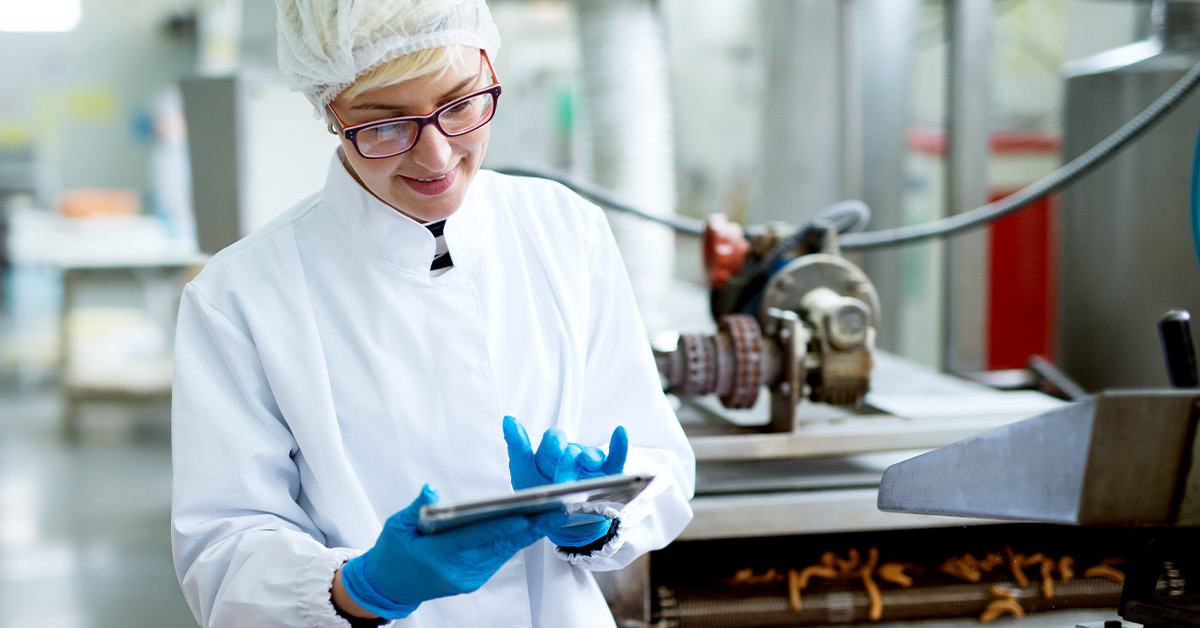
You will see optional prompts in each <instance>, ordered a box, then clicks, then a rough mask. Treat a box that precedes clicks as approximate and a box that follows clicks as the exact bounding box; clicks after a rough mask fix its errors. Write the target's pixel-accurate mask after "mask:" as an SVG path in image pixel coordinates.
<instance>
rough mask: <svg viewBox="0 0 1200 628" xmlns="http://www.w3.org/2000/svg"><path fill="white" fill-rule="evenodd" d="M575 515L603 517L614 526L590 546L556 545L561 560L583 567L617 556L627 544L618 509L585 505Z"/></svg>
mask: <svg viewBox="0 0 1200 628" xmlns="http://www.w3.org/2000/svg"><path fill="white" fill-rule="evenodd" d="M574 513H585V514H589V515H601V516H603V517H605V518H607V519H611V520H612V526H610V527H609V529H608V534H606V535H605V536H604V537H603V538H600V539H597V540H596V541H595V542H593V543H591V544H589V545H585V546H583V547H562V546H560V545H555V546H554V554H555V555H556V556H558V557H559V558H561V559H563V560H565V561H567V562H569V563H571V564H572V565H581V566H582V565H586V564H588V563H590V562H593V561H596V560H599V559H601V558H608V557H609V556H612V555H613V554H616V553H617V550H619V549H621V546H622V545H624V544H625V526H623V525H621V520H620V518H618V515H620V514H621V513H620V511H618V510H617V509H616V508H613V507H612V506H603V505H600V504H593V503H584V504H579V505H578V506H576V507H574V508H573V509H572V514H574Z"/></svg>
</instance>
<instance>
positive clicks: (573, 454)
mask: <svg viewBox="0 0 1200 628" xmlns="http://www.w3.org/2000/svg"><path fill="white" fill-rule="evenodd" d="M582 453H583V448H582V447H580V446H579V445H578V444H576V443H571V444H570V445H567V449H566V451H564V452H563V455H562V457H561V458H559V459H558V464H557V465H555V466H554V473H553V474H552V475H551V477H552V478H554V483H555V484H559V483H561V482H571V481H574V480H578V479H579V472H580V471H581V470H582V469H581V467H580V466H579V465H580V462H579V456H580V455H581V454H582Z"/></svg>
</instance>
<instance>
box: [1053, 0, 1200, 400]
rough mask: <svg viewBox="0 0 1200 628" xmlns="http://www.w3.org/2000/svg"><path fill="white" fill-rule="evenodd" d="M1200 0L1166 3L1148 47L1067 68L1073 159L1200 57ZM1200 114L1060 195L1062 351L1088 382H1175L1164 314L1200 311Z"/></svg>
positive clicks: (1068, 154) (1167, 127) (1179, 118)
mask: <svg viewBox="0 0 1200 628" xmlns="http://www.w3.org/2000/svg"><path fill="white" fill-rule="evenodd" d="M1198 7H1200V3H1197V2H1181V1H1180V0H1158V2H1156V4H1155V6H1154V8H1155V13H1154V15H1155V19H1156V20H1157V25H1156V35H1155V36H1154V38H1153V39H1152V41H1151V42H1150V43H1149V44H1147V43H1143V44H1134V45H1131V46H1127V47H1125V48H1121V49H1117V50H1113V51H1108V52H1105V53H1102V54H1101V55H1098V56H1097V57H1093V58H1090V59H1084V60H1081V61H1077V62H1074V63H1072V64H1069V65H1068V66H1067V67H1066V68H1065V73H1066V102H1065V107H1064V117H1065V124H1064V137H1063V148H1064V157H1065V158H1067V159H1071V158H1074V157H1075V156H1077V155H1079V154H1080V153H1082V152H1083V151H1084V150H1087V149H1088V148H1090V147H1091V146H1092V145H1094V144H1095V143H1096V142H1098V141H1100V140H1101V139H1103V138H1104V137H1105V136H1107V135H1108V134H1109V133H1111V132H1112V130H1113V129H1116V128H1117V127H1119V126H1120V125H1121V124H1123V123H1124V122H1126V121H1127V120H1129V119H1130V118H1132V117H1133V116H1134V115H1136V114H1137V113H1138V112H1139V111H1141V110H1142V109H1143V108H1144V107H1146V106H1147V105H1149V104H1150V102H1151V101H1153V100H1154V99H1155V98H1157V97H1158V96H1159V95H1160V94H1162V93H1163V92H1164V91H1166V90H1167V89H1168V88H1169V87H1170V86H1171V85H1172V84H1174V83H1175V81H1177V80H1178V79H1179V78H1180V77H1181V76H1183V74H1184V73H1186V72H1187V70H1188V69H1190V68H1191V67H1192V65H1194V64H1195V63H1196V62H1197V61H1200V46H1198V45H1197V42H1200V37H1198V36H1200V20H1197V19H1195V18H1197V17H1198V16H1200V13H1198V12H1197V11H1196V9H1197V8H1198ZM1154 44H1157V50H1158V52H1157V53H1155V52H1154V50H1155V49H1156V48H1155V46H1154ZM1147 49H1149V51H1150V54H1147V52H1146V51H1147ZM1123 56H1124V57H1126V58H1128V60H1127V61H1125V62H1124V63H1115V62H1114V61H1113V60H1114V59H1119V58H1121V57H1123ZM1198 119H1200V99H1197V98H1195V97H1193V98H1191V99H1190V100H1187V101H1185V102H1184V103H1183V104H1181V105H1180V107H1179V109H1178V110H1177V111H1176V112H1174V113H1172V114H1171V115H1170V116H1169V117H1167V118H1166V119H1164V120H1163V121H1162V122H1161V123H1159V124H1158V125H1157V126H1156V127H1155V128H1153V129H1151V130H1150V131H1149V132H1148V133H1147V134H1146V135H1145V136H1144V137H1143V138H1141V139H1139V140H1138V141H1137V142H1135V143H1133V144H1131V145H1129V146H1128V147H1127V148H1126V149H1125V150H1124V151H1123V152H1122V153H1121V154H1120V155H1117V156H1116V157H1115V158H1113V159H1112V161H1110V162H1109V163H1107V164H1105V165H1104V166H1102V167H1101V168H1099V169H1098V170H1097V171H1096V172H1094V173H1092V174H1091V175H1089V176H1088V177H1087V178H1085V179H1084V180H1082V181H1081V182H1080V183H1079V184H1077V185H1075V186H1074V187H1071V188H1069V189H1067V190H1066V191H1065V192H1064V194H1063V196H1062V206H1061V211H1060V220H1059V222H1060V234H1059V256H1060V260H1059V264H1058V267H1059V277H1058V286H1059V295H1058V296H1059V299H1058V312H1057V351H1058V356H1057V357H1058V361H1059V364H1060V365H1061V366H1062V368H1063V370H1064V371H1065V372H1066V373H1067V374H1068V375H1070V376H1071V377H1072V378H1073V379H1075V380H1076V381H1078V382H1079V383H1080V384H1081V385H1082V386H1083V387H1084V388H1087V389H1089V390H1093V391H1095V390H1100V389H1103V388H1112V387H1127V386H1165V385H1167V382H1168V378H1167V376H1166V370H1165V369H1164V368H1163V358H1162V352H1161V349H1160V341H1159V339H1158V337H1157V333H1158V330H1157V328H1156V323H1157V321H1158V318H1159V317H1160V316H1161V315H1162V313H1163V312H1164V311H1167V310H1171V309H1188V310H1191V311H1200V268H1197V265H1196V258H1195V256H1194V255H1193V248H1192V242H1191V228H1190V225H1189V219H1188V207H1189V203H1190V199H1189V188H1188V182H1189V181H1190V180H1191V171H1190V168H1191V164H1192V157H1193V151H1194V147H1195V141H1196V133H1197V128H1196V120H1198Z"/></svg>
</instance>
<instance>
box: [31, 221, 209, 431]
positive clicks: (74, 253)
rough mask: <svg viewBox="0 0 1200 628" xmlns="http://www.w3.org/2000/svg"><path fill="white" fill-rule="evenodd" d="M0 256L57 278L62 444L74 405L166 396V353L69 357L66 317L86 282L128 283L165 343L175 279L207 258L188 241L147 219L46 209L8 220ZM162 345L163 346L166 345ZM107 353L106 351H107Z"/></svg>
mask: <svg viewBox="0 0 1200 628" xmlns="http://www.w3.org/2000/svg"><path fill="white" fill-rule="evenodd" d="M9 221H10V222H9V224H10V229H9V241H8V251H9V258H10V262H11V264H12V265H13V267H14V268H17V269H20V268H47V269H51V270H54V271H58V272H59V273H61V306H60V308H59V312H58V314H59V316H60V319H59V323H58V329H57V335H58V338H57V340H58V343H57V344H58V352H59V353H58V355H59V364H58V372H57V374H58V381H59V386H60V388H61V390H62V393H63V398H64V402H65V410H64V417H63V428H64V432H65V435H66V436H67V437H68V438H72V439H73V438H75V437H77V436H78V421H79V407H80V404H81V403H83V402H85V401H92V400H116V401H136V400H146V399H163V398H167V397H168V396H169V394H170V377H171V365H170V350H169V346H168V347H167V348H166V350H165V351H163V352H162V353H163V355H162V356H160V357H159V358H158V359H155V360H147V361H143V362H142V363H139V364H136V365H132V366H131V365H123V366H122V367H120V368H113V366H112V364H110V363H108V362H106V360H105V358H106V357H109V356H106V352H104V351H100V352H98V353H94V354H93V355H92V356H90V357H91V358H92V359H91V362H92V364H88V363H85V360H81V359H80V358H81V356H76V355H73V351H72V337H71V334H72V326H71V324H70V323H71V314H72V312H73V311H74V310H75V309H76V307H77V306H78V305H79V303H78V297H79V295H80V293H81V291H83V290H84V289H85V287H86V286H87V285H89V284H102V283H103V282H111V281H114V280H116V279H120V278H122V277H132V278H134V279H135V280H136V281H137V283H138V285H139V287H140V289H141V291H142V293H143V295H142V296H143V298H144V303H143V305H144V307H146V308H147V309H148V310H153V311H151V312H150V314H151V315H153V317H154V319H155V320H156V321H157V322H158V324H159V325H160V326H161V327H162V329H163V332H164V334H166V335H167V336H168V337H169V334H170V331H171V330H172V329H173V321H174V316H175V309H176V307H177V302H178V294H179V290H180V288H181V287H182V281H181V277H182V276H183V275H184V273H186V272H189V271H191V270H192V269H195V268H197V267H200V266H203V265H204V263H205V262H206V261H207V260H208V256H207V255H204V254H202V253H200V252H199V251H198V250H197V249H196V245H195V242H194V239H184V238H174V237H171V236H170V235H169V234H168V233H167V231H166V229H165V227H164V225H163V224H162V223H161V221H159V220H158V219H156V218H154V217H151V216H142V215H137V216H117V217H104V218H64V217H62V216H58V215H56V214H53V213H51V212H48V211H39V210H32V209H27V210H19V211H15V212H13V213H12V214H11V215H10V216H9ZM168 342H169V341H168ZM107 353H112V352H111V351H110V352H107Z"/></svg>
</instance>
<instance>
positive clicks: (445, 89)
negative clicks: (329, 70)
mask: <svg viewBox="0 0 1200 628" xmlns="http://www.w3.org/2000/svg"><path fill="white" fill-rule="evenodd" d="M456 50H460V51H461V54H459V55H455V56H457V57H460V58H459V59H458V60H457V61H456V62H455V63H451V64H450V65H449V66H447V67H446V68H445V70H444V71H441V72H433V73H429V74H425V75H423V76H419V77H416V78H413V79H409V80H406V81H403V82H400V83H396V84H394V85H388V86H386V87H379V88H376V89H370V90H366V91H363V92H362V93H359V94H355V95H354V96H352V97H349V98H347V97H345V96H344V93H343V95H339V96H338V97H337V98H335V99H334V100H333V102H332V103H330V105H331V107H332V108H333V110H334V111H336V112H337V116H338V117H339V118H340V119H341V122H342V123H343V124H344V125H346V126H347V127H349V126H353V125H357V124H363V123H366V122H372V121H375V120H381V119H385V118H395V117H400V116H418V115H428V114H429V113H432V112H433V111H434V110H436V109H437V108H438V107H441V106H442V105H445V104H446V103H448V102H450V101H452V100H454V99H456V98H460V97H462V96H465V95H467V94H470V93H471V92H474V91H478V90H480V89H483V88H485V87H487V86H489V85H490V84H491V75H490V73H489V72H488V69H487V66H486V65H484V63H483V60H482V57H481V55H480V54H479V51H478V50H475V49H470V48H456ZM490 126H491V125H490V123H489V124H485V125H483V126H482V127H480V128H478V129H475V130H474V131H471V132H470V133H467V134H465V135H459V136H457V137H446V136H444V135H442V133H441V132H440V131H438V129H437V127H436V126H435V125H432V124H429V125H425V127H424V128H423V129H422V131H421V136H420V137H419V138H418V139H417V143H416V144H415V145H414V146H413V147H412V149H411V150H409V151H408V152H406V153H403V154H400V155H396V156H394V157H387V158H383V159H367V158H365V157H363V156H362V155H361V154H359V152H358V151H357V150H356V149H355V148H354V144H353V143H352V142H350V140H347V139H346V137H345V136H344V135H339V137H340V138H341V142H342V151H343V152H344V154H345V164H346V168H347V169H348V170H349V171H350V174H351V175H353V176H354V178H355V179H356V180H358V182H359V183H360V184H362V186H363V187H365V188H367V190H369V191H370V192H371V193H372V194H374V195H375V196H376V197H377V198H379V200H381V201H383V202H385V203H387V204H388V205H390V206H392V207H393V208H395V209H396V211H399V212H400V213H402V214H404V215H405V216H408V217H409V218H412V219H413V220H416V221H418V222H422V223H425V222H432V221H435V220H441V219H443V218H446V217H447V216H449V215H451V214H453V213H454V212H455V211H457V210H458V208H459V207H460V206H461V205H462V202H463V198H465V197H466V193H467V187H468V186H469V185H470V184H471V181H472V180H473V179H474V178H475V173H477V172H479V166H480V164H482V162H483V155H484V153H485V152H486V151H487V144H488V137H489V135H490V130H489V127H490Z"/></svg>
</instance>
